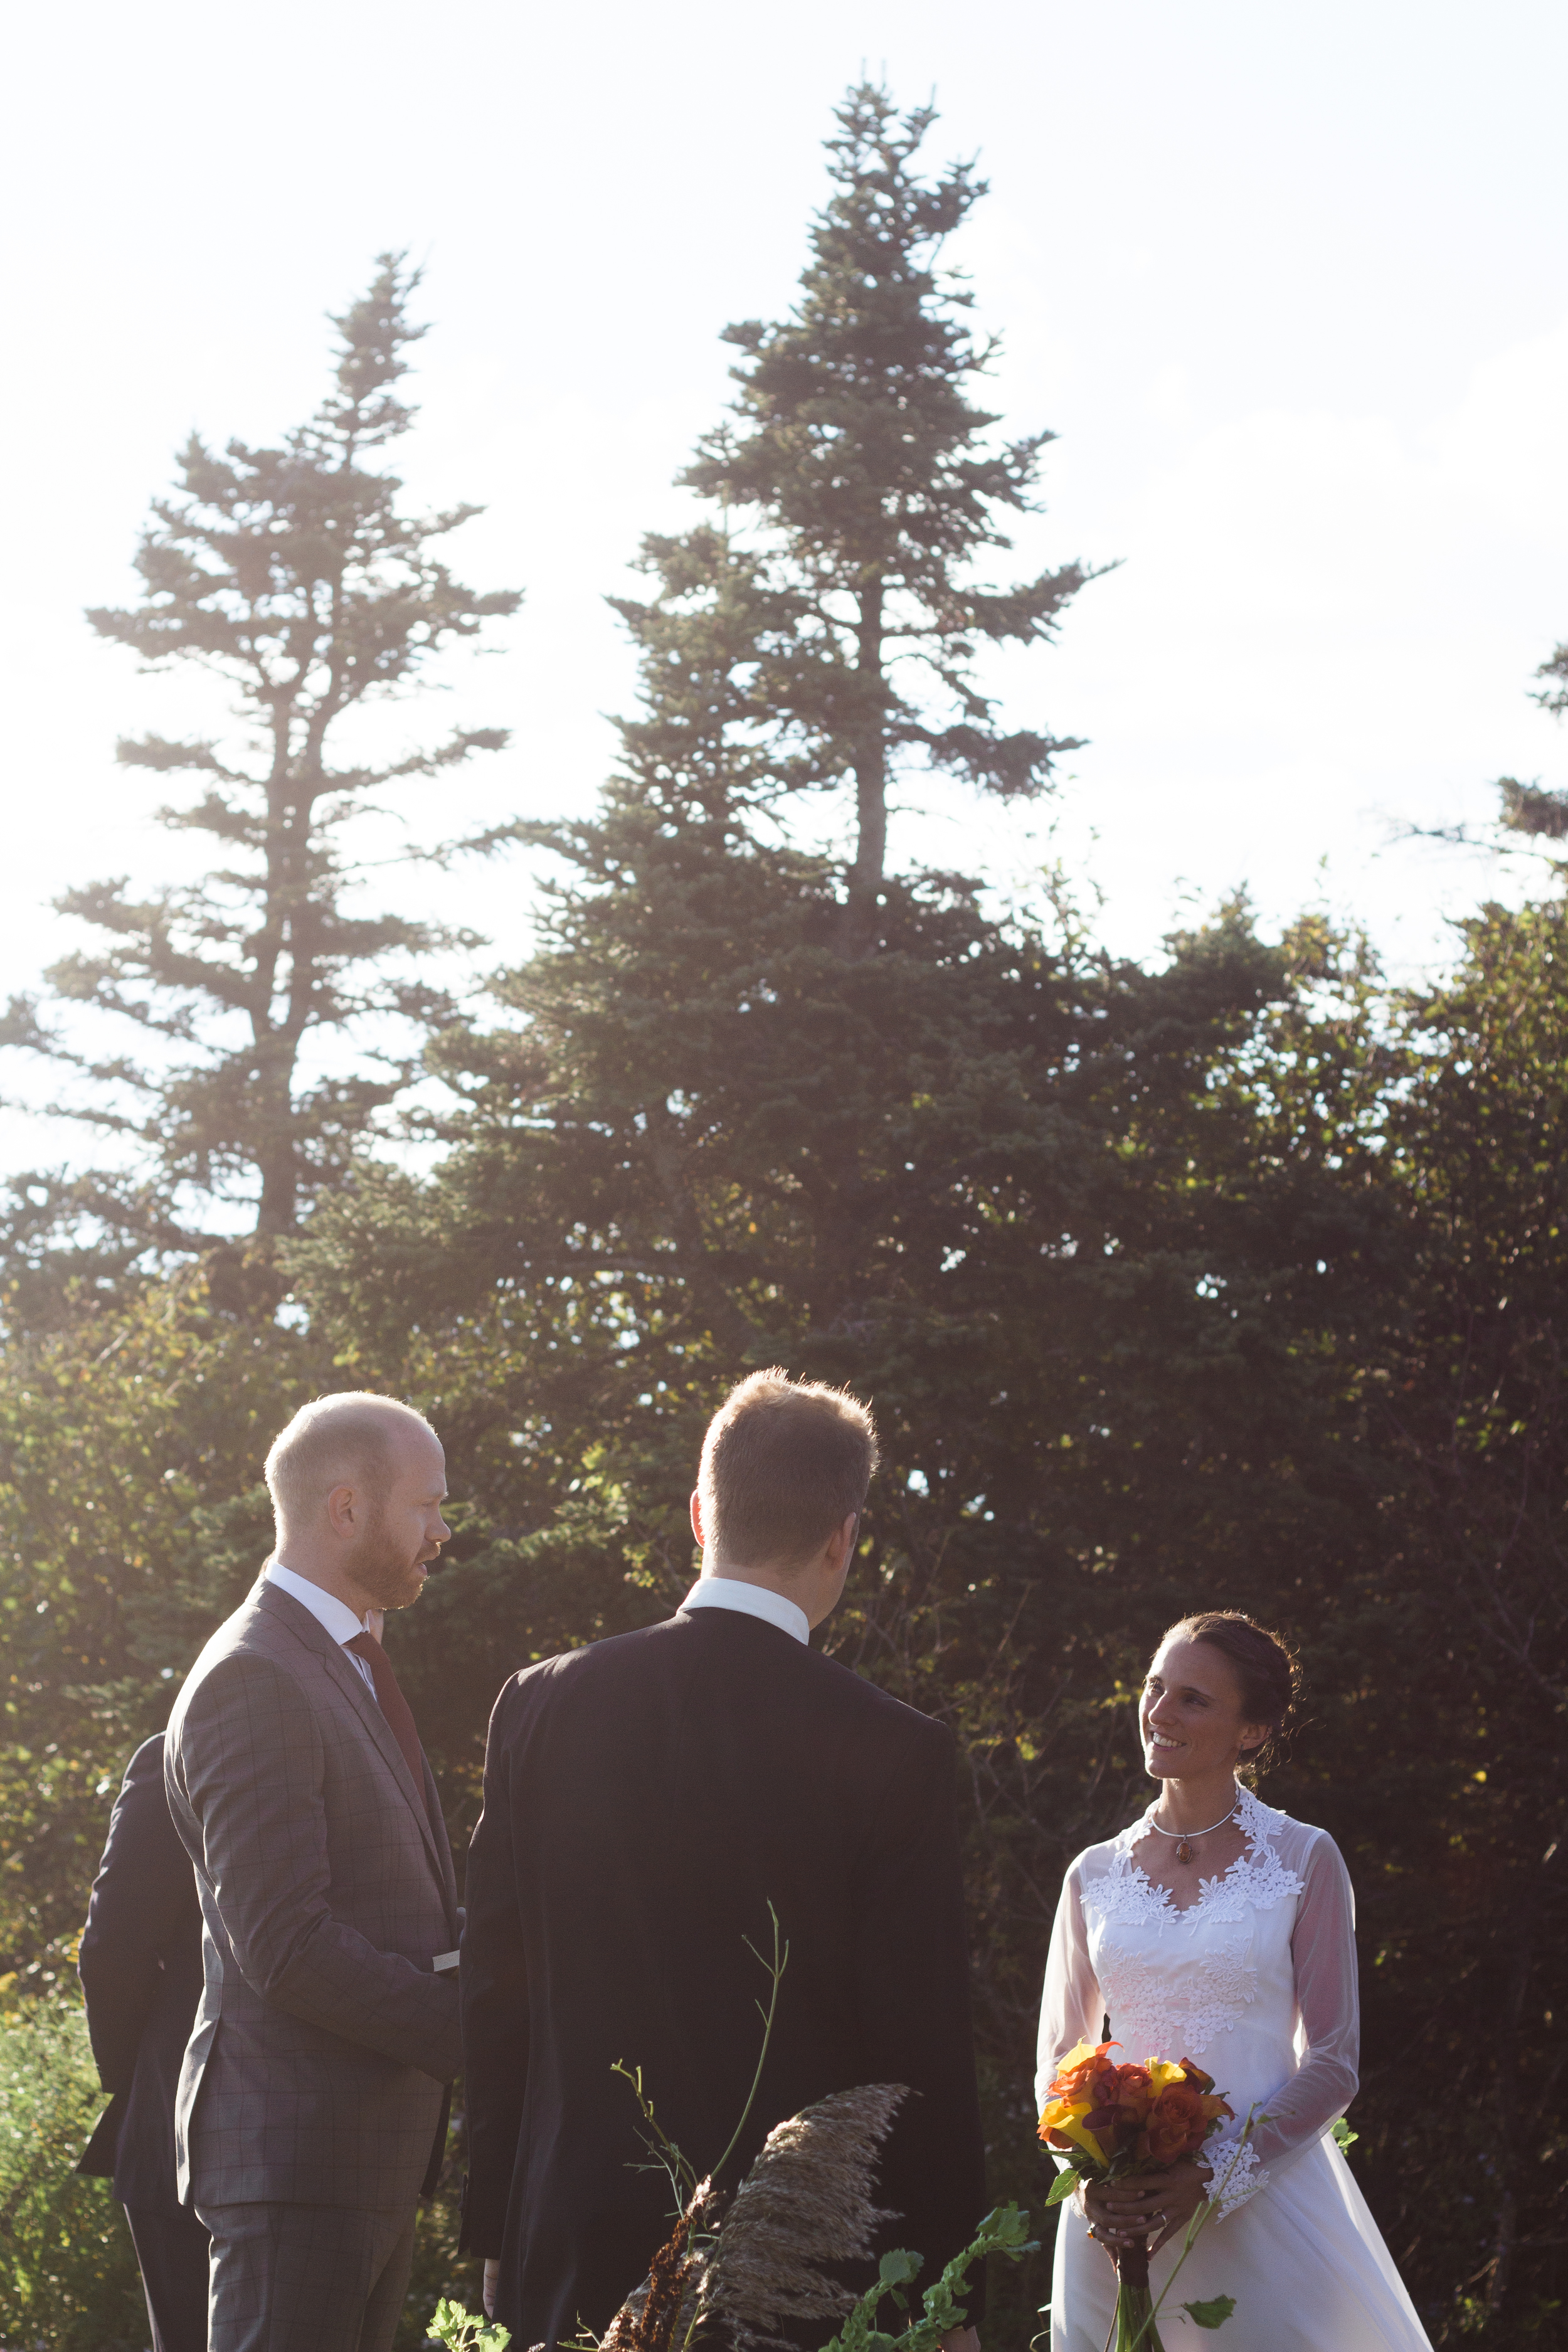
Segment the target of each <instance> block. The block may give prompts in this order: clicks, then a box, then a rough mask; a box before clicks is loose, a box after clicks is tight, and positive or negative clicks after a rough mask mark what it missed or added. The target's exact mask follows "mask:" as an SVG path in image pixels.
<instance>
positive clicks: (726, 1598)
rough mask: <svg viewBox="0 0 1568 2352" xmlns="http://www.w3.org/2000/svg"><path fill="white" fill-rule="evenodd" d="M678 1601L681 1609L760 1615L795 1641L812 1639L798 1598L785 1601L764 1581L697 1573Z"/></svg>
mask: <svg viewBox="0 0 1568 2352" xmlns="http://www.w3.org/2000/svg"><path fill="white" fill-rule="evenodd" d="M680 1605H681V1607H682V1608H683V1609H733V1610H736V1611H738V1612H739V1613H740V1614H741V1615H742V1617H760V1618H762V1619H763V1622H764V1623H765V1624H768V1625H776V1626H777V1627H778V1628H779V1630H780V1632H781V1633H793V1635H794V1636H795V1640H796V1641H797V1642H808V1641H809V1640H810V1639H811V1626H810V1623H809V1622H808V1620H807V1618H806V1613H805V1610H804V1609H802V1608H801V1607H800V1606H799V1604H798V1603H797V1602H795V1601H786V1600H785V1599H784V1594H783V1593H782V1592H771V1591H769V1590H768V1587H767V1586H766V1585H765V1584H746V1583H744V1582H742V1579H741V1578H740V1577H738V1576H700V1577H699V1578H698V1580H697V1581H696V1583H695V1584H694V1585H693V1586H692V1588H691V1590H690V1591H689V1593H688V1594H687V1596H686V1598H685V1600H684V1601H682V1602H681V1604H680Z"/></svg>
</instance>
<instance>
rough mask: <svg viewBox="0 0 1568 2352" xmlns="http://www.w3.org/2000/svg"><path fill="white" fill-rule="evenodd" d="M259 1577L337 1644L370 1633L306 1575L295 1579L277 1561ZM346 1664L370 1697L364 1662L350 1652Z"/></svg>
mask: <svg viewBox="0 0 1568 2352" xmlns="http://www.w3.org/2000/svg"><path fill="white" fill-rule="evenodd" d="M261 1574H262V1580H263V1581H264V1582H265V1583H267V1584H275V1585H276V1586H277V1587H278V1590H279V1592H287V1593H288V1594H289V1598H290V1599H291V1600H294V1601H298V1602H299V1603H300V1607H301V1608H302V1609H308V1610H309V1611H310V1614H311V1616H312V1617H313V1618H314V1619H315V1621H316V1622H317V1624H318V1625H321V1626H324V1627H325V1629H326V1631H327V1632H328V1633H330V1634H331V1637H332V1639H333V1641H334V1642H336V1643H339V1644H340V1645H341V1644H342V1643H344V1642H352V1641H353V1637H354V1635H355V1634H356V1633H368V1632H369V1631H370V1628H369V1626H368V1625H366V1624H365V1622H363V1619H362V1618H359V1617H356V1616H355V1615H354V1612H353V1610H352V1609H351V1608H350V1607H349V1605H348V1602H347V1601H340V1600H339V1599H338V1597H337V1594H336V1593H335V1592H329V1591H327V1590H326V1588H325V1587H324V1586H323V1585H320V1584H312V1583H311V1581H310V1578H309V1577H308V1576H296V1575H295V1573H294V1570H292V1569H291V1568H285V1567H284V1565H283V1563H282V1561H281V1560H280V1559H269V1560H268V1563H267V1565H266V1567H265V1568H264V1569H263V1570H262V1571H261ZM349 1664H350V1665H351V1666H353V1669H354V1671H355V1673H356V1674H357V1675H359V1678H360V1680H361V1682H362V1683H363V1685H364V1686H365V1688H366V1690H367V1691H369V1693H370V1695H371V1696H372V1698H374V1696H375V1676H374V1675H373V1674H372V1673H371V1670H370V1667H369V1665H368V1664H366V1662H365V1660H364V1659H363V1658H362V1657H360V1656H359V1654H357V1652H355V1651H353V1650H351V1651H350V1652H349Z"/></svg>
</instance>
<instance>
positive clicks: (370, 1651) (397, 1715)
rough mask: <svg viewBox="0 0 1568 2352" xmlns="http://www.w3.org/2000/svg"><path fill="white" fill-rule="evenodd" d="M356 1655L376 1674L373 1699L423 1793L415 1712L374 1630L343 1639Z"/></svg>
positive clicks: (422, 1763)
mask: <svg viewBox="0 0 1568 2352" xmlns="http://www.w3.org/2000/svg"><path fill="white" fill-rule="evenodd" d="M343 1647H344V1649H345V1650H352V1651H353V1654H354V1655H355V1657H356V1658H363V1660H364V1662H365V1664H366V1665H367V1666H368V1667H369V1668H370V1671H371V1673H372V1675H374V1678H375V1701H376V1705H377V1706H379V1707H380V1709H381V1711H382V1713H383V1715H384V1717H386V1725H387V1729H388V1730H389V1731H390V1732H391V1734H392V1736H393V1738H395V1740H396V1742H397V1744H398V1746H399V1748H402V1750H403V1756H404V1761H405V1763H406V1765H407V1767H408V1769H409V1770H410V1771H411V1772H412V1773H413V1775H414V1785H415V1787H416V1789H417V1790H418V1791H419V1793H420V1795H421V1796H424V1794H425V1751H424V1749H423V1748H421V1747H420V1745H419V1734H418V1733H417V1732H416V1730H415V1728H414V1712H413V1709H412V1708H411V1707H410V1706H409V1704H408V1701H407V1700H406V1699H405V1697H404V1696H403V1693H402V1692H401V1691H400V1690H399V1689H398V1687H397V1676H396V1675H395V1674H394V1673H393V1671H392V1660H391V1659H390V1658H389V1657H388V1656H387V1654H386V1652H385V1651H384V1649H383V1648H382V1646H381V1643H379V1642H378V1641H377V1640H376V1638H375V1635H374V1633H356V1634H355V1635H354V1637H353V1641H352V1642H345V1643H343Z"/></svg>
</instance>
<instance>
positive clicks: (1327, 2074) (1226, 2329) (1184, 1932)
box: [1036, 1790, 1430, 2352]
mask: <svg viewBox="0 0 1568 2352" xmlns="http://www.w3.org/2000/svg"><path fill="white" fill-rule="evenodd" d="M1155 1802H1156V1803H1157V1802H1158V1799H1156V1800H1155ZM1150 1811H1151V1812H1152V1811H1153V1807H1152V1806H1151V1807H1150ZM1146 1818H1147V1816H1144V1817H1143V1818H1142V1819H1140V1820H1138V1821H1136V1822H1133V1823H1132V1825H1131V1828H1130V1829H1126V1830H1123V1832H1121V1836H1120V1837H1118V1838H1112V1839H1110V1842H1109V1843H1106V1844H1104V1845H1091V1846H1090V1847H1089V1849H1088V1851H1087V1852H1086V1853H1080V1854H1079V1858H1078V1860H1077V1861H1076V1862H1075V1863H1074V1864H1073V1865H1072V1867H1071V1869H1070V1870H1069V1871H1068V1874H1067V1879H1066V1883H1065V1884H1064V1885H1063V1888H1062V1898H1061V1903H1060V1906H1059V1907H1058V1912H1057V1921H1056V1930H1055V1933H1054V1935H1053V1936H1052V1937H1051V1953H1050V1960H1049V1964H1048V1966H1047V1970H1046V1991H1045V2000H1044V2002H1043V2004H1042V2007H1041V2011H1040V2053H1039V2056H1040V2063H1039V2074H1038V2078H1037V2086H1036V2088H1037V2098H1036V2109H1037V2112H1038V2110H1039V2108H1040V2107H1042V2106H1043V2105H1044V2103H1045V2091H1046V2085H1047V2084H1048V2083H1049V2081H1050V2080H1051V2077H1052V2076H1053V2074H1055V2072H1056V2069H1057V2063H1058V2060H1059V2059H1060V2058H1061V2057H1062V2056H1063V2055H1064V2053H1066V2052H1068V2050H1070V2049H1072V2048H1073V2047H1074V2045H1075V2044H1076V2043H1078V2042H1099V2041H1100V2039H1101V2034H1100V2024H1101V2021H1102V2018H1103V2017H1104V2016H1105V2015H1106V2014H1109V2016H1110V2031H1111V2034H1112V2036H1113V2037H1114V2039H1115V2040H1116V2041H1117V2042H1120V2043H1121V2058H1122V2059H1123V2060H1129V2059H1132V2060H1137V2061H1138V2062H1140V2063H1142V2061H1143V2060H1144V2059H1147V2058H1150V2057H1157V2058H1169V2059H1173V2060H1176V2059H1182V2058H1192V2059H1194V2060H1195V2062H1196V2063H1197V2064H1198V2065H1200V2066H1201V2067H1203V2069H1204V2070H1205V2073H1206V2074H1212V2075H1213V2076H1214V2078H1215V2089H1216V2090H1218V2091H1219V2092H1220V2093H1222V2094H1223V2095H1224V2096H1225V2097H1226V2099H1227V2100H1228V2101H1229V2103H1230V2105H1232V2106H1233V2107H1234V2108H1235V2110H1236V2121H1235V2122H1234V2123H1231V2124H1226V2126H1224V2132H1223V2136H1222V2137H1215V2139H1212V2140H1211V2141H1210V2142H1209V2144H1208V2147H1207V2149H1206V2151H1205V2154H1206V2156H1207V2158H1208V2160H1209V2162H1210V2163H1211V2164H1212V2165H1213V2167H1214V2174H1215V2181H1216V2182H1218V2180H1219V2179H1220V2178H1221V2176H1222V2175H1223V2174H1224V2172H1225V2170H1226V2166H1227V2165H1229V2164H1230V2162H1231V2160H1232V2158H1233V2156H1235V2154H1236V2146H1235V2144H1236V2139H1237V2135H1238V2133H1239V2131H1240V2127H1241V2126H1242V2124H1243V2122H1244V2121H1245V2120H1246V2116H1247V2109H1248V2108H1249V2107H1250V2106H1252V2105H1254V2104H1255V2103H1256V2105H1257V2106H1258V2110H1259V2111H1260V2112H1261V2113H1263V2114H1265V2115H1266V2116H1267V2118H1268V2120H1267V2121H1266V2122H1262V2123H1260V2124H1259V2125H1258V2127H1257V2129H1256V2130H1255V2132H1254V2134H1253V2137H1252V2140H1251V2143H1250V2145H1249V2146H1247V2147H1245V2148H1244V2149H1243V2150H1242V2151H1241V2153H1240V2155H1239V2157H1237V2159H1236V2165H1235V2169H1234V2171H1232V2173H1231V2176H1230V2179H1229V2181H1228V2183H1227V2185H1226V2188H1225V2189H1224V2192H1223V2194H1220V2193H1219V2192H1217V2191H1216V2201H1217V2205H1218V2210H1216V2211H1215V2214H1214V2216H1213V2218H1212V2219H1211V2220H1210V2221H1208V2222H1206V2223H1205V2227H1204V2231H1203V2234H1202V2235H1201V2236H1200V2237H1199V2239H1198V2240H1197V2242H1196V2244H1195V2245H1194V2249H1193V2252H1192V2253H1191V2254H1190V2255H1189V2257H1188V2259H1187V2263H1186V2266H1185V2268H1184V2270H1183V2272H1182V2275H1181V2277H1180V2278H1179V2279H1178V2280H1177V2282H1176V2285H1175V2289H1174V2292H1173V2294H1172V2295H1171V2296H1170V2298H1169V2299H1168V2300H1167V2302H1166V2303H1165V2305H1164V2306H1163V2309H1162V2310H1161V2313H1160V2316H1159V2320H1158V2322H1157V2326H1158V2328H1159V2332H1160V2335H1161V2337H1162V2339H1163V2342H1164V2344H1165V2346H1166V2347H1167V2352H1175V2347H1177V2346H1178V2345H1187V2346H1190V2347H1194V2352H1196V2347H1198V2346H1200V2345H1202V2346H1210V2345H1212V2346H1214V2347H1216V2352H1430V2339H1429V2338H1428V2336H1427V2335H1426V2330H1425V2329H1424V2328H1423V2326H1422V2325H1421V2322H1420V2320H1419V2319H1418V2318H1417V2317H1416V2315H1415V2305H1413V2304H1412V2302H1411V2300H1410V2297H1409V2295H1408V2294H1406V2293H1405V2286H1404V2284H1403V2282H1402V2281H1401V2279H1400V2276H1399V2273H1398V2272H1397V2271H1396V2270H1395V2268H1394V2263H1393V2261H1392V2259H1391V2258H1390V2255H1389V2252H1388V2249H1387V2247H1386V2246H1385V2245H1384V2242H1383V2239H1382V2236H1381V2234H1380V2232H1379V2231H1378V2227H1377V2224H1376V2222H1375V2221H1373V2218H1372V2215H1371V2213H1370V2212H1369V2211H1368V2210H1367V2207H1366V2202H1365V2200H1364V2199H1363V2196H1362V2193H1361V2191H1360V2189H1358V2188H1357V2187H1356V2184H1355V2181H1354V2179H1353V2178H1352V2173H1351V2168H1350V2167H1349V2165H1348V2164H1347V2163H1346V2162H1345V2159H1344V2158H1343V2156H1342V2154H1341V2152H1340V2150H1339V2148H1338V2147H1336V2146H1335V2144H1334V2142H1333V2139H1332V2138H1331V2136H1330V2132H1331V2126H1332V2124H1333V2123H1334V2122H1335V2120H1336V2119H1337V2118H1338V2117H1339V2116H1342V2114H1343V2113H1344V2110H1345V2108H1346V2107H1347V2106H1348V2105H1349V2104H1350V2101H1351V2099H1352V2097H1353V2095H1354V2094H1355V2089H1356V2065H1357V2059H1358V2055H1359V2042H1360V2018H1359V2010H1358V2002H1357V1996H1356V1957H1355V1933H1354V1929H1355V1914H1354V1904H1353V1898H1352V1894H1351V1884H1350V1879H1349V1876H1348V1875H1347V1874H1346V1871H1345V1866H1344V1864H1343V1862H1342V1859H1341V1857H1340V1852H1339V1848H1338V1847H1337V1846H1336V1845H1335V1843H1334V1842H1333V1840H1332V1838H1331V1837H1329V1836H1328V1835H1327V1834H1326V1833H1325V1832H1323V1831H1322V1830H1314V1829H1309V1828H1307V1827H1306V1825H1305V1824H1304V1823H1302V1822H1293V1821H1291V1820H1290V1818H1289V1815H1288V1814H1285V1813H1279V1812H1275V1811H1273V1810H1272V1809H1271V1808H1270V1807H1269V1806H1267V1805H1264V1804H1260V1803H1259V1802H1258V1799H1257V1798H1256V1797H1254V1796H1253V1795H1252V1794H1251V1792H1250V1791H1249V1790H1243V1791H1242V1798H1241V1809H1240V1812H1239V1814H1238V1816H1237V1819H1238V1822H1239V1824H1240V1827H1241V1829H1242V1831H1243V1832H1244V1834H1245V1836H1246V1838H1247V1852H1246V1853H1244V1854H1243V1855H1242V1857H1241V1859H1240V1860H1239V1861H1238V1862H1237V1864H1235V1865H1234V1867H1233V1868H1232V1869H1230V1870H1228V1871H1227V1872H1226V1873H1225V1874H1224V1875H1223V1876H1222V1877H1219V1878H1212V1879H1205V1880H1203V1881H1202V1882H1201V1893H1200V1895H1199V1897H1198V1900H1197V1901H1196V1902H1195V1903H1194V1904H1192V1905H1191V1906H1188V1907H1186V1908H1184V1909H1178V1908H1177V1907H1176V1906H1175V1905H1174V1904H1173V1902H1172V1899H1171V1896H1170V1895H1169V1894H1168V1893H1167V1892H1166V1890H1165V1889H1164V1888H1163V1887H1159V1886H1154V1885H1151V1884H1150V1882H1149V1880H1148V1879H1147V1878H1146V1877H1145V1876H1144V1874H1143V1872H1142V1870H1141V1869H1140V1868H1139V1866H1138V1864H1136V1863H1135V1862H1134V1861H1133V1859H1132V1849H1133V1848H1134V1846H1135V1845H1136V1844H1137V1843H1139V1841H1140V1840H1141V1839H1142V1837H1143V1836H1144V1835H1145V1833H1146V1832H1145V1828H1144V1822H1145V1820H1146ZM1060 2215H1061V2218H1060V2221H1059V2222H1058V2230H1057V2248H1056V2267H1055V2274H1054V2277H1053V2280H1052V2288H1051V2339H1050V2340H1051V2352H1105V2343H1106V2338H1107V2336H1109V2334H1110V2326H1111V2319H1112V2315H1113V2313H1114V2310H1115V2301H1116V2280H1115V2273H1114V2272H1113V2271H1112V2269H1111V2267H1110V2263H1109V2262H1108V2260H1107V2259H1106V2255H1105V2251H1104V2249H1103V2247H1101V2246H1100V2245H1098V2244H1097V2243H1096V2242H1094V2241H1093V2240H1092V2239H1091V2238H1090V2237H1089V2231H1088V2225H1087V2223H1086V2221H1084V2218H1083V2216H1082V2214H1081V2213H1080V2212H1079V2200H1077V2199H1076V2198H1074V2199H1071V2200H1068V2202H1067V2203H1066V2204H1064V2205H1063V2206H1062V2207H1061V2208H1060ZM1181 2247H1182V2241H1181V2238H1180V2237H1179V2236H1178V2237H1177V2238H1175V2239H1173V2241H1172V2242H1171V2244H1170V2245H1168V2246H1167V2247H1166V2248H1165V2249H1164V2251H1163V2253H1160V2254H1158V2255H1156V2256H1155V2258H1154V2261H1153V2263H1152V2266H1151V2278H1152V2284H1153V2290H1154V2292H1155V2294H1158V2293H1159V2291H1160V2289H1161V2287H1162V2286H1163V2284H1164V2283H1165V2281H1166V2279H1167V2278H1169V2276H1170V2274H1171V2272H1172V2270H1173V2267H1174V2264H1175V2263H1176V2260H1177V2257H1178V2256H1179V2254H1180V2252H1181ZM1221 2294H1229V2295H1234V2296H1235V2298H1236V2309H1235V2311H1234V2312H1233V2313H1232V2315H1231V2316H1230V2318H1229V2319H1228V2320H1226V2322H1225V2323H1224V2325H1223V2326H1221V2328H1220V2329H1219V2331H1218V2333H1217V2334H1210V2333H1209V2332H1207V2331H1206V2330H1205V2329H1201V2328H1199V2327H1198V2326H1196V2325H1195V2323H1194V2321H1193V2320H1191V2319H1189V2318H1188V2316H1187V2315H1186V2314H1185V2312H1184V2311H1183V2309H1182V2307H1181V2306H1182V2305H1183V2304H1184V2303H1197V2302H1206V2301H1208V2300H1209V2299H1210V2298H1211V2297H1213V2296H1215V2295H1221Z"/></svg>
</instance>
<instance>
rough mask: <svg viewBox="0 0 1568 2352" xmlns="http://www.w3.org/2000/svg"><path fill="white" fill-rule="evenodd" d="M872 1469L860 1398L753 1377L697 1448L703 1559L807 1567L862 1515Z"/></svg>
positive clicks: (871, 1430) (775, 1376)
mask: <svg viewBox="0 0 1568 2352" xmlns="http://www.w3.org/2000/svg"><path fill="white" fill-rule="evenodd" d="M876 1467H877V1431H876V1425H875V1423H873V1421H872V1419H871V1415H870V1413H869V1412H868V1410H867V1408H866V1406H865V1405H863V1404H862V1403H861V1402H860V1401H859V1399H858V1397H852V1396H851V1395H850V1394H849V1392H848V1391H847V1389H830V1388H826V1387H825V1386H824V1385H823V1383H822V1382H821V1381H792V1380H791V1379H790V1377H789V1374H788V1373H787V1372H784V1371H780V1370H777V1369H776V1368H775V1369H773V1370H770V1371H765V1372H753V1373H752V1375H751V1377H750V1379H749V1380H744V1381H741V1383H740V1385H739V1386H738V1387H736V1388H733V1389H731V1391H730V1393H729V1395H728V1396H727V1397H726V1398H725V1400H724V1402H723V1403H722V1404H721V1406H720V1408H719V1410H718V1412H716V1413H715V1414H714V1416H713V1418H712V1420H711V1421H710V1423H709V1424H708V1434H707V1436H706V1437H705V1438H704V1439H703V1441H702V1467H701V1470H700V1474H699V1477H698V1493H699V1495H700V1497H701V1504H702V1526H703V1533H704V1538H705V1543H704V1549H705V1551H706V1552H709V1553H710V1554H711V1556H712V1558H713V1559H716V1560H717V1561H718V1562H720V1563H721V1565H722V1566H724V1567H728V1568H776V1569H789V1568H796V1567H804V1566H805V1563H806V1561H807V1560H809V1559H812V1558H813V1556H814V1555H815V1554H816V1552H818V1551H819V1550H820V1549H822V1546H823V1545H824V1544H825V1543H826V1541H827V1538H828V1537H829V1536H831V1535H833V1534H835V1533H836V1532H837V1529H838V1528H841V1527H842V1526H843V1524H844V1522H845V1520H846V1519H847V1518H848V1517H850V1516H851V1514H852V1513H855V1512H858V1511H859V1510H860V1509H861V1508H862V1507H863V1505H864V1503H865V1500H866V1490H867V1488H868V1486H869V1485H870V1483H871V1474H872V1472H873V1471H874V1470H875V1469H876Z"/></svg>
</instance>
